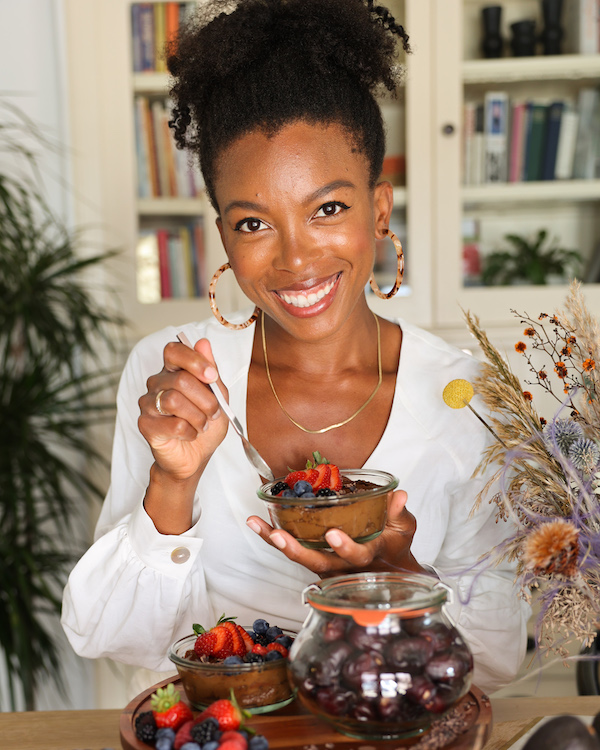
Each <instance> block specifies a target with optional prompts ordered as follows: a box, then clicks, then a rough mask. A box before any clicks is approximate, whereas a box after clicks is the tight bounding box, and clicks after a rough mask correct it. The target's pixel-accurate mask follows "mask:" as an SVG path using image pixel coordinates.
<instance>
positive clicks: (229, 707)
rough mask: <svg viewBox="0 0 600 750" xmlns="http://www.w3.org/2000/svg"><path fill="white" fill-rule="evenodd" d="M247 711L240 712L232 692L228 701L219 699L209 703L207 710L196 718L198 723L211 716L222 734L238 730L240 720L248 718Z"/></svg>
mask: <svg viewBox="0 0 600 750" xmlns="http://www.w3.org/2000/svg"><path fill="white" fill-rule="evenodd" d="M249 715H250V714H249V713H248V712H247V711H242V709H241V708H240V707H239V705H238V702H237V701H236V699H235V695H234V693H233V690H231V692H230V700H227V698H221V699H220V700H218V701H215V702H214V703H211V704H210V706H208V708H205V709H204V711H202V713H201V714H200V715H199V716H198V717H197V718H198V720H199V721H204V719H208V718H209V716H212V717H213V718H214V719H216V720H217V721H218V722H219V729H220V730H221V731H223V732H225V731H227V730H228V729H238V728H239V726H240V725H241V723H242V720H243V719H244V718H245V717H246V716H249Z"/></svg>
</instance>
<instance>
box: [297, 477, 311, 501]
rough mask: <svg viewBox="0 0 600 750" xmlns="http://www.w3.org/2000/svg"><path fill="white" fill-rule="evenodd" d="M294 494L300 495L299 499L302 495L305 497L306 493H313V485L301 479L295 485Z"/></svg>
mask: <svg viewBox="0 0 600 750" xmlns="http://www.w3.org/2000/svg"><path fill="white" fill-rule="evenodd" d="M294 492H295V493H296V495H298V497H300V495H304V493H305V492H312V484H311V483H310V482H307V481H306V480H304V479H300V480H299V481H298V482H296V484H295V485H294Z"/></svg>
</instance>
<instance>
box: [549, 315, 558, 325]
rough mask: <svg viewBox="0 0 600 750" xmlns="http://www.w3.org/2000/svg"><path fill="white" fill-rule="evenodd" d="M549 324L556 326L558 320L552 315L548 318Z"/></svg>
mask: <svg viewBox="0 0 600 750" xmlns="http://www.w3.org/2000/svg"><path fill="white" fill-rule="evenodd" d="M549 322H550V323H552V324H553V325H555V326H556V325H558V318H555V317H554V315H553V316H552V317H551V318H550V320H549Z"/></svg>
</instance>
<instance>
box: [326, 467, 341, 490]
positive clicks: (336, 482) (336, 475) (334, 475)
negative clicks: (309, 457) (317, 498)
mask: <svg viewBox="0 0 600 750" xmlns="http://www.w3.org/2000/svg"><path fill="white" fill-rule="evenodd" d="M329 466H330V468H331V478H330V480H329V489H330V490H333V491H334V492H339V491H340V490H341V489H342V477H341V476H340V470H339V469H338V467H337V466H335V464H329Z"/></svg>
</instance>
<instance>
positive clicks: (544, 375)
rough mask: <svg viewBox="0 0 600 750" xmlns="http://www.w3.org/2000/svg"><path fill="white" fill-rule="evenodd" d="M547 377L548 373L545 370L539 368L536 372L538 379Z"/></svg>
mask: <svg viewBox="0 0 600 750" xmlns="http://www.w3.org/2000/svg"><path fill="white" fill-rule="evenodd" d="M547 377H548V373H547V372H546V370H540V371H539V372H538V378H539V379H540V380H546V378H547Z"/></svg>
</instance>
